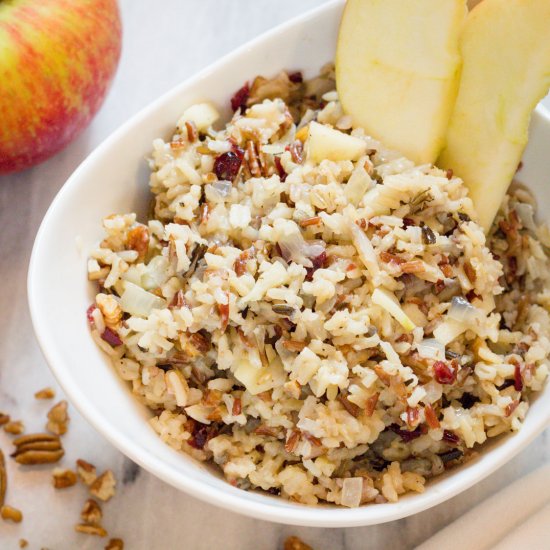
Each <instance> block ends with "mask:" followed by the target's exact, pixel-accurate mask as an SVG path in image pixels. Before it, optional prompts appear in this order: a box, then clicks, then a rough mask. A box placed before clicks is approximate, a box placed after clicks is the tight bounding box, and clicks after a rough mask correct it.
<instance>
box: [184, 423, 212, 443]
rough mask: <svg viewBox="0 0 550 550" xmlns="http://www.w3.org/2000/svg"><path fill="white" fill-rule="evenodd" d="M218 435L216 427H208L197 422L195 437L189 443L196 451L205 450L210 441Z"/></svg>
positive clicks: (194, 431)
mask: <svg viewBox="0 0 550 550" xmlns="http://www.w3.org/2000/svg"><path fill="white" fill-rule="evenodd" d="M216 435H217V429H216V428H215V427H214V426H207V425H206V424H201V423H200V422H195V424H194V426H193V435H192V437H191V438H190V439H189V441H188V443H189V445H191V447H193V448H195V449H204V446H205V445H206V443H207V442H208V440H209V439H212V438H213V437H215V436H216Z"/></svg>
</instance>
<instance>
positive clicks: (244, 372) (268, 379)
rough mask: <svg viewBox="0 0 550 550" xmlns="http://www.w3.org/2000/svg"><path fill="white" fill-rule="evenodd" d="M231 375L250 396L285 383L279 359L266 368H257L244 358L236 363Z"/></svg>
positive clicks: (284, 375) (284, 374)
mask: <svg viewBox="0 0 550 550" xmlns="http://www.w3.org/2000/svg"><path fill="white" fill-rule="evenodd" d="M233 374H234V375H235V378H236V379H237V380H238V381H239V382H241V384H243V385H244V386H245V388H246V389H247V390H248V391H249V392H250V393H251V394H252V395H258V394H259V393H262V392H264V391H268V390H271V389H273V388H275V387H277V386H282V385H283V384H284V383H285V381H286V373H285V371H284V369H283V365H282V364H281V361H280V360H279V359H276V360H275V361H273V362H272V363H271V364H270V365H268V366H266V367H261V368H258V367H255V366H254V365H252V363H250V361H248V360H247V359H246V358H241V359H239V360H238V361H236V368H235V370H234V371H233Z"/></svg>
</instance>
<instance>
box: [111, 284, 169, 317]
mask: <svg viewBox="0 0 550 550" xmlns="http://www.w3.org/2000/svg"><path fill="white" fill-rule="evenodd" d="M120 307H121V308H122V311H124V312H126V313H129V314H130V315H139V316H141V317H147V316H148V315H149V314H150V313H151V311H152V310H153V309H162V308H164V307H166V301H165V300H163V299H162V298H159V297H158V296H155V295H154V294H151V293H150V292H147V291H146V290H143V288H141V287H139V286H137V285H135V284H134V283H131V282H130V281H125V283H124V292H123V294H122V296H121V298H120Z"/></svg>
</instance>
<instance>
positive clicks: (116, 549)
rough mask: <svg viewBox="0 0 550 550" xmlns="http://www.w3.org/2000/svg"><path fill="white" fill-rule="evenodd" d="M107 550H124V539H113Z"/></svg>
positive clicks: (106, 547)
mask: <svg viewBox="0 0 550 550" xmlns="http://www.w3.org/2000/svg"><path fill="white" fill-rule="evenodd" d="M105 550H124V541H123V540H122V539H111V540H110V541H109V542H108V543H107V545H106V546H105Z"/></svg>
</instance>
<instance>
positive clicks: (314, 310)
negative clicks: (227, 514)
mask: <svg viewBox="0 0 550 550" xmlns="http://www.w3.org/2000/svg"><path fill="white" fill-rule="evenodd" d="M232 106H233V109H234V111H235V113H234V116H233V118H232V119H231V121H230V122H229V123H228V124H227V125H226V126H225V127H224V128H222V129H220V130H214V129H213V124H214V123H215V122H216V121H217V119H218V116H219V115H218V113H217V112H216V110H215V109H214V108H213V107H212V106H211V105H209V104H199V105H195V106H192V107H190V108H189V109H187V110H186V111H185V112H184V114H183V116H182V117H181V119H180V120H179V122H178V124H177V128H176V131H175V134H174V136H173V137H172V138H171V140H170V141H169V142H164V141H163V140H162V139H157V140H155V141H154V143H153V152H152V155H151V159H150V161H149V162H150V167H151V171H152V174H151V179H150V187H151V191H152V193H153V196H154V201H153V208H152V213H151V215H150V218H149V220H148V221H146V222H144V223H141V222H138V221H137V219H136V215H135V214H115V215H112V216H109V217H107V218H106V219H105V220H104V221H103V226H104V229H105V233H106V237H105V239H104V240H103V241H102V242H101V244H100V245H99V247H98V248H97V249H95V250H93V251H92V253H91V255H90V258H89V260H88V276H89V279H90V280H92V281H95V282H96V283H97V284H98V285H99V291H98V294H97V296H96V298H95V302H94V304H92V306H91V307H90V309H89V310H88V319H89V321H90V325H91V331H92V336H93V338H94V339H95V341H96V342H97V344H98V345H99V346H100V347H101V348H102V349H103V350H104V351H105V352H106V353H107V354H109V355H110V356H111V358H112V361H113V363H114V366H115V368H116V370H117V372H118V374H119V375H120V376H121V377H122V378H123V379H124V380H127V381H128V382H129V383H130V384H131V387H132V390H133V392H134V393H135V394H136V395H137V396H138V398H139V399H140V400H141V401H142V402H143V403H145V404H146V405H147V406H148V407H149V408H150V409H151V410H152V411H153V417H152V418H151V425H152V426H153V428H154V429H155V430H156V431H157V432H158V433H159V435H160V437H161V438H162V439H163V440H164V441H165V442H166V443H168V444H169V445H171V446H173V447H174V448H175V449H177V450H181V451H184V452H186V453H188V454H190V455H191V456H193V457H195V458H196V459H199V460H202V461H209V462H212V463H214V464H216V465H217V466H218V467H219V468H220V469H221V470H222V471H223V474H224V475H225V477H226V479H227V480H228V481H229V482H230V483H232V484H233V485H236V486H238V487H241V488H243V489H261V490H264V491H267V492H269V493H271V494H277V495H281V496H282V497H284V498H287V499H292V500H295V501H298V502H301V503H304V504H316V503H318V502H330V503H335V504H338V505H343V506H350V507H352V506H359V505H360V504H364V503H370V502H375V503H381V502H387V501H390V502H395V501H396V500H397V499H398V497H399V496H400V495H402V494H404V493H406V492H409V491H416V492H422V491H423V490H424V485H425V483H426V480H427V479H428V478H431V477H434V476H437V475H439V474H441V473H442V472H444V471H445V470H446V469H448V468H450V467H452V466H454V465H457V464H459V463H462V462H465V461H467V460H470V459H471V458H472V457H474V456H475V454H476V452H477V451H478V450H479V449H480V446H481V445H482V444H483V443H484V442H485V441H486V440H487V438H489V437H495V436H499V435H501V434H504V433H507V432H510V431H516V430H518V429H519V428H520V427H521V423H522V420H523V418H524V417H525V415H526V413H527V409H528V407H529V399H530V397H531V395H532V393H533V392H537V391H540V390H541V389H542V387H543V384H544V382H545V380H546V378H547V375H548V360H547V356H548V354H549V352H550V341H549V339H548V335H549V326H550V323H549V315H548V309H549V307H550V289H549V286H548V276H549V275H548V274H549V273H550V269H549V268H550V265H549V262H548V256H547V247H548V246H550V232H549V231H548V229H547V228H546V227H545V226H541V227H538V226H537V225H535V222H534V221H533V219H534V207H535V205H534V202H533V199H532V197H531V195H530V194H529V192H528V191H526V190H525V189H523V188H521V187H519V186H514V187H512V188H511V190H510V192H509V194H508V195H507V197H506V199H505V201H504V204H503V205H502V208H501V210H500V213H499V215H498V218H497V220H496V221H495V223H494V226H493V229H492V230H491V233H490V235H489V236H488V237H487V238H486V236H485V234H484V232H483V230H482V229H481V228H480V227H479V226H478V225H477V224H476V222H475V219H476V215H475V212H474V211H473V207H472V203H471V201H470V199H469V198H468V196H467V190H466V188H465V186H464V185H463V183H462V181H461V180H460V179H459V178H458V177H455V176H454V175H453V174H452V172H451V171H442V170H439V169H438V168H435V167H433V166H428V165H425V166H415V165H414V164H413V163H412V162H411V161H409V160H407V159H405V158H403V157H402V156H401V155H399V154H397V153H395V152H392V151H387V150H385V149H384V148H383V146H382V145H381V144H380V143H378V142H376V141H375V140H373V139H372V138H370V137H368V136H366V135H364V133H363V131H362V130H361V129H358V128H352V125H351V121H350V120H349V118H348V117H347V116H345V115H344V114H343V113H342V110H341V107H340V105H339V103H338V99H337V95H336V92H334V80H333V74H332V69H331V68H330V67H327V68H325V69H324V71H323V72H322V74H321V76H320V77H318V78H316V79H314V80H313V81H309V82H303V81H302V78H301V75H300V74H299V73H294V74H286V73H283V74H281V75H279V76H278V77H276V78H275V79H272V80H266V79H262V78H260V77H259V78H257V79H256V80H255V81H254V83H253V85H252V86H251V87H250V88H249V87H248V86H244V87H243V88H242V89H241V90H239V91H238V92H237V93H236V94H235V96H234V97H233V99H232Z"/></svg>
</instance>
